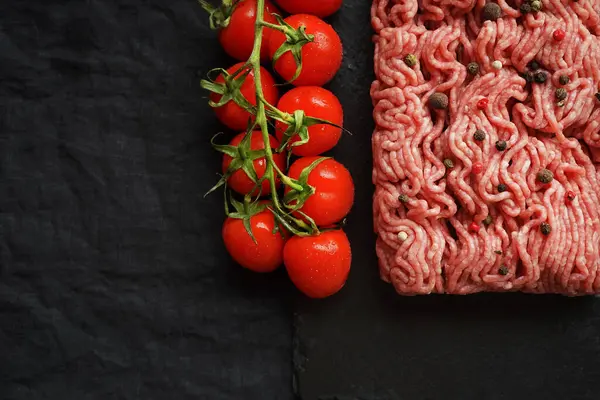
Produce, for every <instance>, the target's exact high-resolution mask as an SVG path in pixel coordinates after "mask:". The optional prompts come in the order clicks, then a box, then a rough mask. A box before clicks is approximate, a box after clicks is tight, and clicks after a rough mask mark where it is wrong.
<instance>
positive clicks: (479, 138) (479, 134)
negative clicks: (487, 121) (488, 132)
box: [473, 129, 485, 142]
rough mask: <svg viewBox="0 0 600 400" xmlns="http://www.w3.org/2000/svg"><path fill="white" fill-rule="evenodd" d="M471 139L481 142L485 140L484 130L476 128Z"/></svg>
mask: <svg viewBox="0 0 600 400" xmlns="http://www.w3.org/2000/svg"><path fill="white" fill-rule="evenodd" d="M473 139H475V140H477V141H478V142H483V141H484V140H485V132H484V131H482V130H481V129H477V130H476V131H475V133H474V134H473Z"/></svg>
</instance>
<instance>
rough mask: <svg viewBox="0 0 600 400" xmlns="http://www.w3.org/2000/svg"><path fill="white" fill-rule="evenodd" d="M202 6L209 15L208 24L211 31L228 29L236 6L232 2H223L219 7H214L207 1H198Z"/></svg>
mask: <svg viewBox="0 0 600 400" xmlns="http://www.w3.org/2000/svg"><path fill="white" fill-rule="evenodd" d="M198 3H200V6H201V7H202V8H203V9H204V11H206V12H207V13H208V22H209V24H210V29H212V30H218V29H222V28H226V27H227V26H228V25H229V21H230V20H231V14H233V10H234V9H235V4H233V1H232V0H223V1H222V2H221V5H220V6H218V7H215V6H213V5H212V4H210V3H209V2H207V1H205V0H198Z"/></svg>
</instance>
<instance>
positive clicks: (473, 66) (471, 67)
mask: <svg viewBox="0 0 600 400" xmlns="http://www.w3.org/2000/svg"><path fill="white" fill-rule="evenodd" d="M467 71H468V72H469V73H470V74H471V75H477V73H478V72H479V64H477V63H476V62H470V63H469V65H467Z"/></svg>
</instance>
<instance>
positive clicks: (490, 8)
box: [481, 3, 502, 21]
mask: <svg viewBox="0 0 600 400" xmlns="http://www.w3.org/2000/svg"><path fill="white" fill-rule="evenodd" d="M500 15H502V9H501V8H500V6H499V5H498V4H496V3H487V4H486V5H485V6H483V10H482V11H481V19H483V20H484V21H495V20H497V19H498V18H500Z"/></svg>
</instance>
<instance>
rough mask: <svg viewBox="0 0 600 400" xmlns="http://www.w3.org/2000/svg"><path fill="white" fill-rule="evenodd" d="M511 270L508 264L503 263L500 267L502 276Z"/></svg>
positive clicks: (499, 270) (499, 271)
mask: <svg viewBox="0 0 600 400" xmlns="http://www.w3.org/2000/svg"><path fill="white" fill-rule="evenodd" d="M509 272H510V270H509V269H508V267H507V266H506V265H503V266H501V267H500V268H499V269H498V273H499V274H500V275H502V276H506V275H508V273H509Z"/></svg>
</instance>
